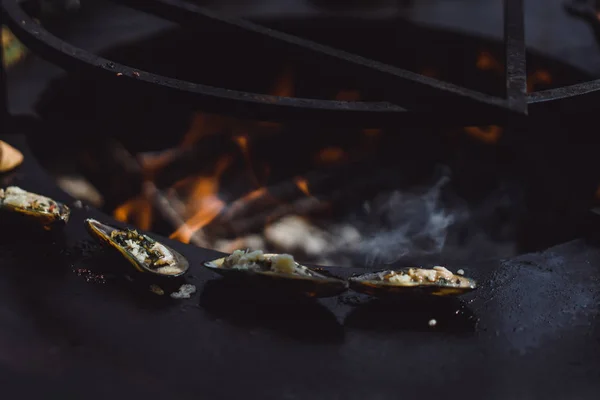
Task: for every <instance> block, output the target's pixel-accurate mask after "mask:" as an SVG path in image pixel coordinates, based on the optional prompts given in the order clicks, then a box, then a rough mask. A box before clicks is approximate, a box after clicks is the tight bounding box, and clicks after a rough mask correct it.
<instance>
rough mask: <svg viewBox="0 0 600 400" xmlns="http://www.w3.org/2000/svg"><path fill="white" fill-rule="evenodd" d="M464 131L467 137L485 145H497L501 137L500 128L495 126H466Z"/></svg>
mask: <svg viewBox="0 0 600 400" xmlns="http://www.w3.org/2000/svg"><path fill="white" fill-rule="evenodd" d="M464 129H465V132H466V133H467V134H468V135H469V136H471V137H473V138H475V139H477V140H480V141H482V142H484V143H487V144H496V143H498V140H500V136H502V128H501V127H499V126H497V125H490V126H467V127H465V128H464Z"/></svg>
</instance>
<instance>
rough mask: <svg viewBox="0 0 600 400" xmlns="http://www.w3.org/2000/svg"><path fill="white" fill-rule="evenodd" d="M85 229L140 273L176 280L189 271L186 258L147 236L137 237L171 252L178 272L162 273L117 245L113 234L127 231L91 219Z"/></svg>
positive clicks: (86, 222) (87, 221) (86, 221)
mask: <svg viewBox="0 0 600 400" xmlns="http://www.w3.org/2000/svg"><path fill="white" fill-rule="evenodd" d="M85 227H86V228H87V230H88V232H89V233H90V235H91V236H92V237H94V238H95V239H96V240H98V241H99V242H100V243H101V244H103V245H106V246H108V247H109V248H112V249H114V250H117V251H118V252H119V253H120V254H121V255H122V256H123V257H124V258H125V259H126V260H127V261H128V262H129V263H130V264H131V265H132V266H133V267H134V268H135V269H136V270H137V271H138V272H142V273H148V274H152V275H153V276H160V277H166V278H175V277H180V276H182V275H183V274H185V273H186V272H187V271H188V269H189V263H188V261H187V260H186V259H185V257H184V256H182V255H181V254H179V253H178V252H176V251H175V250H173V249H172V248H170V247H168V246H166V245H164V244H162V243H159V242H157V241H155V240H154V239H152V238H150V237H148V236H146V235H143V234H140V233H137V235H139V236H140V237H142V238H143V239H144V240H145V241H147V243H150V244H155V243H158V244H159V245H161V246H163V247H164V248H165V249H166V250H167V251H169V252H170V253H171V255H172V256H173V259H174V260H175V263H174V266H175V267H176V268H177V269H178V271H176V272H172V271H170V272H169V273H165V272H161V270H160V268H159V267H155V266H152V265H150V264H149V263H147V262H141V261H140V260H138V259H137V258H136V257H135V256H134V255H133V254H132V253H131V252H130V251H129V250H128V249H126V248H125V247H123V246H122V245H120V244H119V243H117V242H116V241H115V240H114V239H113V238H112V236H111V234H112V233H113V232H115V231H116V232H123V233H126V232H127V231H124V230H121V229H118V228H115V227H112V226H109V225H105V224H103V223H101V222H99V221H96V220H95V219H91V218H88V219H86V220H85Z"/></svg>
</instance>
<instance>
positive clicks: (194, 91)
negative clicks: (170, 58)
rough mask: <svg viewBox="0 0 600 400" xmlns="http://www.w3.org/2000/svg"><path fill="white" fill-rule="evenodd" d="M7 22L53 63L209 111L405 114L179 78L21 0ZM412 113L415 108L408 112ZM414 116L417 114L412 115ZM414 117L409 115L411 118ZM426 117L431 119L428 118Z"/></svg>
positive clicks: (364, 116)
mask: <svg viewBox="0 0 600 400" xmlns="http://www.w3.org/2000/svg"><path fill="white" fill-rule="evenodd" d="M1 1H2V3H1V4H2V7H3V11H4V16H5V18H4V20H5V23H6V24H7V25H8V26H9V27H10V28H11V30H12V31H13V33H14V34H15V35H16V36H17V37H18V38H19V40H21V41H22V42H23V43H24V44H25V45H26V46H27V47H28V48H30V49H31V50H33V51H34V52H36V53H37V54H39V55H40V56H41V57H42V58H45V59H47V60H48V61H50V62H56V63H57V64H58V65H60V66H62V67H64V68H66V69H74V70H76V71H77V72H79V73H82V74H86V73H91V74H93V75H92V76H93V77H94V78H96V77H98V78H110V79H123V80H124V82H129V83H133V84H135V85H145V86H153V87H156V88H161V89H163V90H164V92H163V93H164V94H165V95H176V96H184V97H185V99H186V100H187V101H190V102H194V103H197V104H198V105H199V106H201V107H203V109H205V110H209V111H213V110H214V111H215V112H219V111H221V112H223V111H224V110H226V112H227V113H229V114H238V115H244V116H251V117H253V118H258V119H261V118H265V119H271V120H278V119H296V118H299V119H316V120H322V119H326V118H330V119H331V118H335V120H337V121H341V122H348V123H361V124H366V125H370V124H374V125H373V126H377V124H378V123H379V122H381V121H386V122H392V121H394V120H396V121H399V120H401V119H403V117H402V116H403V115H404V114H409V113H407V112H406V111H405V110H404V109H403V108H401V107H398V106H396V105H393V104H390V103H385V102H381V103H373V102H346V101H328V100H314V99H302V98H289V97H278V96H271V95H263V94H256V93H248V92H242V91H236V90H229V89H221V88H216V87H212V86H207V85H202V84H196V83H192V82H186V81H181V80H178V79H173V78H169V77H165V76H160V75H156V74H152V73H150V72H146V71H141V70H137V69H135V68H132V67H129V66H126V65H121V64H118V63H115V62H113V61H110V60H107V59H105V58H102V57H98V56H96V55H94V54H92V53H89V52H86V51H84V50H82V49H79V48H77V47H74V46H72V45H70V44H69V43H66V42H64V41H62V40H61V39H59V38H57V37H56V36H54V35H52V34H51V33H49V32H48V31H46V30H45V29H44V28H43V27H42V26H41V25H40V24H38V23H37V22H36V21H34V20H33V19H32V18H31V17H29V16H28V15H27V13H26V12H25V11H24V10H23V9H22V7H21V5H20V2H19V0H1ZM410 114H412V113H410ZM412 118H414V117H412ZM412 118H411V119H412ZM426 118H431V117H430V116H429V117H426Z"/></svg>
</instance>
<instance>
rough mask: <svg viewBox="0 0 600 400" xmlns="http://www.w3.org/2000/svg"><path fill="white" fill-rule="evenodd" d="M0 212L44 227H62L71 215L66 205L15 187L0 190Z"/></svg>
mask: <svg viewBox="0 0 600 400" xmlns="http://www.w3.org/2000/svg"><path fill="white" fill-rule="evenodd" d="M0 210H1V211H5V212H9V213H11V214H13V215H20V216H23V217H27V218H28V219H32V220H36V221H37V222H39V223H40V224H42V225H43V226H46V227H52V226H54V225H57V224H58V225H64V224H66V223H67V222H68V221H69V217H70V215H71V210H69V207H67V206H66V205H64V204H62V203H59V202H58V201H55V200H52V199H51V198H49V197H45V196H42V195H39V194H36V193H30V192H27V191H25V190H23V189H21V188H19V187H16V186H9V187H7V188H5V189H0Z"/></svg>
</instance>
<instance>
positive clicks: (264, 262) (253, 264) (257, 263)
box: [222, 250, 309, 275]
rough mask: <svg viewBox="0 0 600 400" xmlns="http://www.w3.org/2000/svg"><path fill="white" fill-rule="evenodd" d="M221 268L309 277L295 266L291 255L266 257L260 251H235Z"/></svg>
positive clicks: (303, 270) (302, 269)
mask: <svg viewBox="0 0 600 400" xmlns="http://www.w3.org/2000/svg"><path fill="white" fill-rule="evenodd" d="M222 267H223V268H231V269H240V270H249V271H257V272H259V271H261V272H265V271H270V272H275V273H278V274H289V275H292V274H296V275H309V274H308V273H307V272H306V271H305V269H304V268H301V267H299V266H298V265H297V264H296V261H294V257H292V256H291V255H289V254H278V255H275V256H269V257H267V256H265V254H263V252H262V251H260V250H257V251H252V252H245V251H243V250H236V251H234V252H233V253H232V254H231V255H230V256H229V257H227V258H226V259H225V260H224V261H223V265H222Z"/></svg>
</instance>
